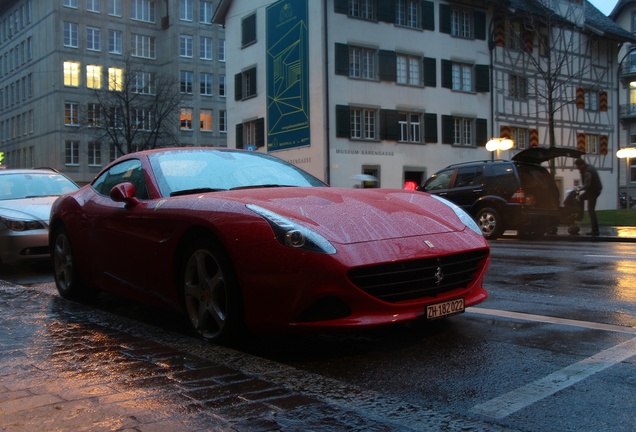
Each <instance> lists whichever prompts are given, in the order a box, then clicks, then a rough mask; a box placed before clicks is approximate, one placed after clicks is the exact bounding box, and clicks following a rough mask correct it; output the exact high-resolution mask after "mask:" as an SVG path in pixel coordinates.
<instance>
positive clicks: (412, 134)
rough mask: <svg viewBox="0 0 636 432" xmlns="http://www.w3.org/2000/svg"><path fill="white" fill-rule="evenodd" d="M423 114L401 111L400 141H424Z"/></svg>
mask: <svg viewBox="0 0 636 432" xmlns="http://www.w3.org/2000/svg"><path fill="white" fill-rule="evenodd" d="M421 119H422V116H421V115H420V114H418V113H406V112H401V113H399V123H400V141H401V142H409V143H420V142H422V127H421V121H422V120H421Z"/></svg>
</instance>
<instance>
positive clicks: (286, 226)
mask: <svg viewBox="0 0 636 432" xmlns="http://www.w3.org/2000/svg"><path fill="white" fill-rule="evenodd" d="M247 208H248V209H250V210H252V211H253V212H254V213H256V214H258V215H260V216H262V217H263V218H265V220H266V221H267V222H269V224H270V226H271V227H272V229H273V230H274V234H275V235H276V238H277V239H278V241H279V242H280V243H281V244H283V245H285V246H287V247H290V248H293V249H302V250H306V251H311V252H319V253H324V254H335V253H336V248H335V247H334V246H333V245H332V244H331V243H330V242H329V240H327V239H326V238H324V237H323V236H321V235H320V234H318V233H316V232H314V231H312V230H310V229H309V228H307V227H305V226H303V225H300V224H298V223H296V222H294V221H292V220H289V219H287V218H285V217H283V216H281V215H279V214H277V213H274V212H272V211H269V210H266V209H264V208H262V207H259V206H256V205H252V204H247Z"/></svg>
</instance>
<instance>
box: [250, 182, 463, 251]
mask: <svg viewBox="0 0 636 432" xmlns="http://www.w3.org/2000/svg"><path fill="white" fill-rule="evenodd" d="M240 192H241V195H242V196H241V198H240V199H241V201H242V202H244V203H246V204H248V203H249V204H253V205H257V206H260V207H263V208H265V209H267V210H270V211H273V212H275V213H278V214H279V215H281V216H284V217H286V218H289V219H292V220H294V221H296V222H299V223H301V224H303V225H305V226H306V227H308V228H311V229H312V230H314V231H316V232H318V233H320V234H321V235H323V236H324V237H325V238H327V239H329V240H331V241H333V242H336V243H340V244H351V243H359V242H368V241H376V240H383V239H392V238H402V237H412V236H422V235H430V234H439V233H447V232H454V231H462V230H463V229H464V228H465V225H464V224H463V223H461V222H460V220H459V218H458V217H457V216H456V215H455V213H454V212H453V210H452V209H451V208H450V207H449V206H448V205H446V204H444V203H443V202H441V201H439V200H438V199H435V198H433V197H431V196H430V195H428V194H425V193H421V192H410V191H405V190H402V189H395V190H392V189H362V190H361V189H339V188H330V187H325V188H321V187H317V188H276V189H267V190H263V189H259V190H252V191H240Z"/></svg>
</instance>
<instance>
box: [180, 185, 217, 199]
mask: <svg viewBox="0 0 636 432" xmlns="http://www.w3.org/2000/svg"><path fill="white" fill-rule="evenodd" d="M225 190H227V189H219V188H209V187H202V188H193V189H183V190H179V191H174V192H170V196H171V197H174V196H181V195H191V194H198V193H205V192H220V191H225Z"/></svg>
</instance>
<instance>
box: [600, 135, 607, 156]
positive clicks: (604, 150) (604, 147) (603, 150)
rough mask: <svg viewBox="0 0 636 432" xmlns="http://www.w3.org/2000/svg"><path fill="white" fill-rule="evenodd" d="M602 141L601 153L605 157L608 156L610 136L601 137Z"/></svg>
mask: <svg viewBox="0 0 636 432" xmlns="http://www.w3.org/2000/svg"><path fill="white" fill-rule="evenodd" d="M600 141H601V148H600V149H599V152H600V153H601V154H602V155H603V156H605V155H607V149H608V136H607V135H601V137H600Z"/></svg>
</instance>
